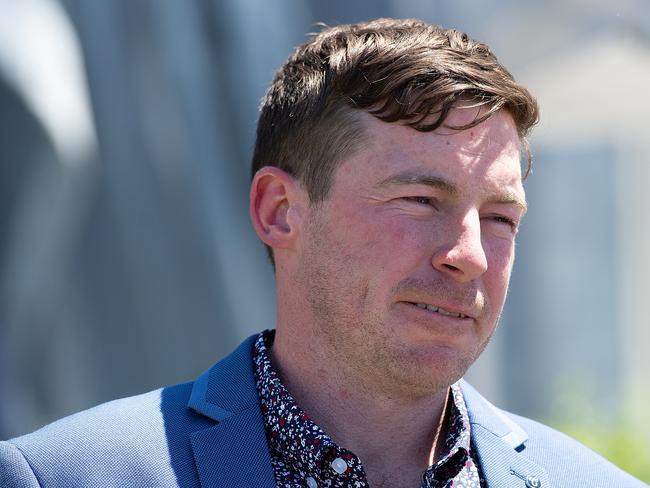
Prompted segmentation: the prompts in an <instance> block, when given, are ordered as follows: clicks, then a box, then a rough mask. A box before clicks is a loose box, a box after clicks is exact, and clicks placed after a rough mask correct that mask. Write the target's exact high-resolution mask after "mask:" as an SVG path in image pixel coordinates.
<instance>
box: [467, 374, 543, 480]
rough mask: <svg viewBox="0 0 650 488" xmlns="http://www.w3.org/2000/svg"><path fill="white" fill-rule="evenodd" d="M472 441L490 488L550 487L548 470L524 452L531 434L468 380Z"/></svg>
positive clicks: (468, 405)
mask: <svg viewBox="0 0 650 488" xmlns="http://www.w3.org/2000/svg"><path fill="white" fill-rule="evenodd" d="M460 385H461V388H462V390H463V396H464V398H465V402H466V403H467V410H468V412H469V418H470V425H471V429H472V430H471V436H472V442H473V443H474V446H475V447H476V452H477V455H478V458H479V462H480V464H481V469H482V471H483V474H484V476H485V480H486V482H487V485H488V487H489V488H493V487H494V488H551V483H550V481H549V477H548V473H547V472H546V470H545V469H544V468H542V467H541V466H539V465H538V464H536V463H534V462H532V461H530V460H529V459H528V458H527V457H526V456H525V455H524V454H523V452H524V451H525V449H526V444H525V443H526V441H527V440H528V435H527V434H526V432H525V431H524V430H523V429H522V428H521V427H520V426H519V425H518V424H516V423H515V422H514V421H513V420H512V419H510V418H509V417H508V416H506V414H505V413H503V412H502V411H501V410H499V409H498V408H496V407H495V406H494V405H492V404H491V403H489V402H488V401H487V400H486V399H485V398H483V397H482V396H481V395H480V394H479V393H478V392H477V391H476V390H475V389H474V388H472V387H471V386H470V385H469V384H468V383H466V382H465V381H461V382H460Z"/></svg>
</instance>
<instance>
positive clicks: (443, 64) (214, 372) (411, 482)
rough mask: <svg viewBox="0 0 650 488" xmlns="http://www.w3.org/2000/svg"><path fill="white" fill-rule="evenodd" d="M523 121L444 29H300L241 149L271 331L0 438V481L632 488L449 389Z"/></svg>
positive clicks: (510, 180)
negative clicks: (188, 377) (266, 270)
mask: <svg viewBox="0 0 650 488" xmlns="http://www.w3.org/2000/svg"><path fill="white" fill-rule="evenodd" d="M537 114H538V109H537V105H536V102H535V100H534V99H533V98H532V96H531V95H530V94H529V93H528V92H527V91H526V90H525V89H524V88H523V87H521V86H520V85H518V84H517V83H516V82H515V81H514V80H513V79H512V77H511V76H510V74H509V73H508V72H507V71H506V70H505V69H504V68H503V67H502V66H501V65H500V64H499V63H498V62H497V60H496V58H495V57H494V56H493V55H492V54H491V53H490V51H489V50H488V48H487V47H486V46H485V45H483V44H480V43H477V42H475V41H472V40H470V39H469V38H468V37H467V36H466V35H464V34H462V33H459V32H457V31H453V30H445V29H442V28H439V27H436V26H432V25H429V24H426V23H423V22H419V21H410V20H409V21H394V20H386V19H384V20H377V21H373V22H369V23H365V24H358V25H344V26H338V27H335V28H332V29H326V30H324V31H323V32H321V33H320V34H318V35H316V36H315V37H314V38H313V39H312V40H311V41H310V42H309V43H307V44H306V45H304V46H302V47H300V48H299V49H298V50H297V51H296V52H295V53H294V54H293V55H292V56H291V57H290V58H289V59H288V60H287V62H286V63H285V64H284V66H283V67H282V68H281V70H280V71H279V72H278V74H277V76H276V78H275V80H274V82H273V84H272V86H271V88H270V90H269V92H268V94H267V96H266V98H265V100H264V102H263V106H262V111H261V115H260V121H259V125H258V136H257V143H256V148H255V154H254V157H253V169H254V177H253V181H252V185H251V192H250V213H251V218H252V221H253V225H254V227H255V230H256V231H257V233H258V235H259V236H260V238H261V240H262V241H263V242H264V243H265V244H266V245H267V246H268V248H269V252H270V256H271V258H272V260H273V263H274V267H275V272H276V280H277V296H278V316H277V326H276V330H275V331H266V332H264V333H261V334H259V335H257V336H254V337H252V338H250V339H248V340H247V341H246V342H244V343H243V344H242V345H241V346H240V347H239V348H238V349H237V350H236V351H235V352H234V353H232V354H231V355H230V356H228V357H227V358H225V359H224V360H222V361H221V362H219V363H218V364H216V365H215V366H214V367H213V368H212V369H210V370H209V371H208V372H206V373H205V374H204V375H203V376H201V377H200V378H199V379H197V380H196V381H195V382H193V383H189V384H186V385H179V386H174V387H170V388H165V389H163V390H160V391H156V392H152V393H148V394H146V395H142V396H140V397H134V398H130V399H124V400H119V401H117V402H113V403H109V404H106V405H102V406H99V407H97V408H95V409H92V410H89V411H87V412H83V413H81V414H78V415H76V416H72V417H70V418H67V419H64V420H62V421H59V422H57V423H54V424H52V425H50V426H47V427H45V428H44V429H41V430H40V431H38V432H36V433H34V434H31V435H28V436H24V437H22V438H18V439H14V440H12V441H9V442H6V443H2V444H0V468H1V469H0V481H1V483H0V484H1V485H2V486H3V487H4V486H10V487H14V486H34V487H35V486H42V487H63V486H65V487H70V486H75V487H76V486H92V487H96V486H139V487H140V486H183V487H189V486H202V487H204V488H205V487H222V488H232V487H269V488H270V487H273V486H278V487H304V486H307V487H309V488H316V487H367V486H370V487H420V486H423V487H443V486H444V487H447V486H456V487H460V486H463V487H473V488H480V487H498V488H502V487H513V488H514V487H551V486H554V487H567V486H568V487H573V486H589V487H614V486H615V487H639V486H643V485H644V484H643V483H641V482H640V481H637V480H635V479H633V478H632V477H630V476H629V475H627V474H625V473H623V472H621V471H620V470H618V469H617V468H616V467H614V466H613V465H611V464H609V463H608V462H607V461H605V460H604V459H602V458H600V457H599V456H597V455H596V454H594V453H592V452H591V451H589V450H588V449H586V448H585V447H583V446H581V445H579V444H578V443H576V442H575V441H572V440H570V439H568V438H567V437H565V436H563V435H562V434H560V433H558V432H555V431H553V430H551V429H549V428H547V427H544V426H541V425H539V424H537V423H535V422H533V421H530V420H528V419H524V418H521V417H517V416H514V415H511V414H508V413H505V412H503V411H501V410H499V409H497V408H496V407H493V406H492V405H491V404H489V403H488V402H487V401H486V400H485V399H483V398H482V397H481V396H480V395H479V394H478V393H477V392H476V391H475V390H474V389H472V387H470V386H469V385H468V384H467V383H465V382H463V381H462V380H461V377H462V376H463V374H464V373H465V371H466V370H467V368H468V367H469V366H470V365H471V364H472V363H473V362H474V361H475V360H476V358H477V357H478V356H479V355H480V353H481V352H482V351H483V349H484V348H485V346H486V345H487V343H488V341H489V339H490V337H491V335H492V333H493V332H494V329H495V327H496V324H497V322H498V319H499V314H500V312H501V309H502V306H503V303H504V300H505V296H506V290H507V286H508V281H509V278H510V272H511V270H512V264H513V260H514V241H515V235H516V233H517V229H518V226H519V223H520V221H521V219H522V217H523V215H524V213H525V211H526V200H525V195H524V189H523V186H522V171H521V168H520V147H521V146H522V145H523V146H524V147H526V146H525V136H526V134H527V133H528V131H529V129H530V128H531V127H532V126H533V125H534V123H535V122H536V120H537ZM529 161H530V160H529ZM529 164H530V163H529ZM527 170H528V167H527V169H526V172H527Z"/></svg>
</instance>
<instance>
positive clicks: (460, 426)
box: [253, 330, 487, 488]
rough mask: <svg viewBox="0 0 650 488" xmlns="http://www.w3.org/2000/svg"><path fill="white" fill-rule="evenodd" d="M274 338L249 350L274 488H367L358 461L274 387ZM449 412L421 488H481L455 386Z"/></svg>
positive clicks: (269, 334)
mask: <svg viewBox="0 0 650 488" xmlns="http://www.w3.org/2000/svg"><path fill="white" fill-rule="evenodd" d="M274 338H275V331H269V330H267V331H264V332H262V333H260V335H259V337H258V338H257V340H256V341H255V345H254V347H253V363H254V370H255V380H256V384H257V391H258V394H259V397H260V406H261V410H262V415H263V416H264V425H265V429H266V435H267V439H268V443H269V452H270V453H271V459H272V463H273V471H274V473H275V481H276V484H277V486H278V488H298V487H301V488H304V487H307V488H348V487H351V488H369V484H368V480H367V479H366V474H365V471H364V468H363V464H362V463H361V460H360V459H359V458H358V457H357V456H356V455H355V454H354V453H352V452H350V451H348V450H347V449H345V448H343V447H340V446H337V445H336V444H335V443H334V441H333V440H332V439H331V438H330V437H329V436H328V435H327V434H326V433H325V432H324V431H323V430H322V429H321V428H320V427H319V426H318V425H316V424H315V423H314V422H313V421H312V420H311V419H310V418H309V416H307V414H306V413H305V412H304V411H303V410H302V409H301V408H300V407H299V406H298V404H297V403H296V402H295V400H294V399H293V397H292V396H291V394H290V393H289V392H288V391H287V390H286V388H285V387H284V386H283V385H282V383H281V382H280V378H279V377H278V376H277V374H276V372H275V371H274V370H273V367H272V366H271V361H270V357H269V353H268V348H269V347H270V346H271V345H272V344H273V340H274ZM449 407H450V408H449V409H448V410H449V411H448V415H449V416H450V418H449V420H450V421H449V429H448V433H447V437H446V439H445V441H444V443H443V445H442V449H441V450H440V452H441V454H442V455H441V456H440V459H439V460H438V462H436V463H435V464H434V465H432V466H429V467H428V468H427V469H426V471H425V472H424V473H423V475H422V484H421V488H451V487H453V488H485V487H486V486H487V485H486V483H485V480H484V479H483V476H482V474H481V469H480V466H479V464H478V462H477V459H476V457H475V452H474V450H473V448H472V446H471V441H470V424H469V416H468V414H467V408H466V406H465V400H464V399H463V393H462V391H461V389H460V387H459V386H458V385H452V386H451V389H450V404H449Z"/></svg>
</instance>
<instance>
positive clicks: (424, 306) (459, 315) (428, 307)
mask: <svg viewBox="0 0 650 488" xmlns="http://www.w3.org/2000/svg"><path fill="white" fill-rule="evenodd" d="M408 303H410V304H411V305H415V306H416V307H418V308H421V309H423V310H428V311H429V312H435V313H439V314H440V315H447V316H448V317H456V318H459V319H466V318H468V316H467V315H465V314H462V313H460V312H450V311H449V310H445V309H444V308H441V307H435V306H433V305H427V304H426V303H414V302H408Z"/></svg>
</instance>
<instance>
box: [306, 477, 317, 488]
mask: <svg viewBox="0 0 650 488" xmlns="http://www.w3.org/2000/svg"><path fill="white" fill-rule="evenodd" d="M307 486H308V487H309V488H318V483H316V480H315V479H314V478H312V477H311V476H309V477H308V478H307Z"/></svg>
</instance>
